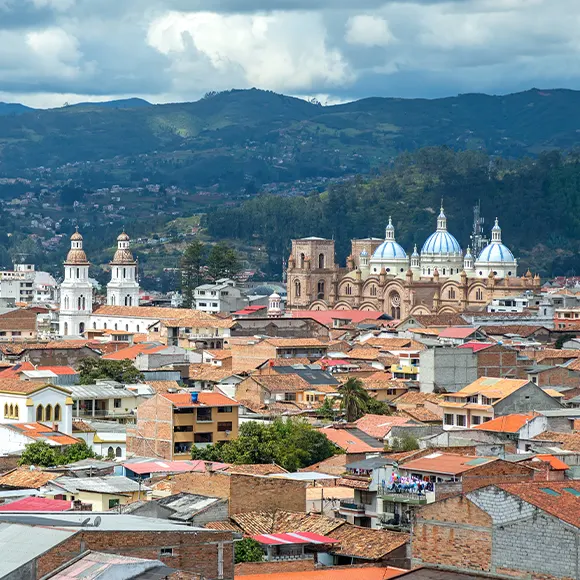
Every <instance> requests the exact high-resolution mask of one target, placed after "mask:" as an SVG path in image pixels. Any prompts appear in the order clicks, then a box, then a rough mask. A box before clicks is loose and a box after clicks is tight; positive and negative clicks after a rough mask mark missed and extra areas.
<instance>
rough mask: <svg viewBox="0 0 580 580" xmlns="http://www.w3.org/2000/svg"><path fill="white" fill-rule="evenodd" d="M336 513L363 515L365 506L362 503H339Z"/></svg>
mask: <svg viewBox="0 0 580 580" xmlns="http://www.w3.org/2000/svg"><path fill="white" fill-rule="evenodd" d="M338 511H339V512H340V513H342V514H350V515H360V516H364V515H365V513H366V512H365V506H364V505H363V504H362V503H354V502H351V501H341V502H340V507H339V509H338Z"/></svg>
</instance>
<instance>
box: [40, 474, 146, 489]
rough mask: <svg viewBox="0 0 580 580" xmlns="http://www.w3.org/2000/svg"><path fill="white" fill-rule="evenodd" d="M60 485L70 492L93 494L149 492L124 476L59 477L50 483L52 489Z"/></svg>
mask: <svg viewBox="0 0 580 580" xmlns="http://www.w3.org/2000/svg"><path fill="white" fill-rule="evenodd" d="M55 485H58V486H59V487H62V488H64V489H66V490H67V491H69V492H70V493H76V492H78V491H89V492H93V493H132V492H134V491H139V490H141V491H147V490H148V489H149V488H147V487H145V486H144V485H142V484H141V485H140V484H139V483H138V482H137V481H133V480H132V479H129V478H128V477H125V476H123V475H111V476H108V477H59V478H58V479H55V480H54V481H52V482H50V483H49V486H50V487H53V486H55Z"/></svg>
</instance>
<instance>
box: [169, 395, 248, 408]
mask: <svg viewBox="0 0 580 580" xmlns="http://www.w3.org/2000/svg"><path fill="white" fill-rule="evenodd" d="M160 396H161V397H164V398H166V399H167V400H169V401H171V402H172V403H173V406H174V407H239V406H240V404H239V403H238V402H237V401H234V400H233V399H230V398H229V397H226V396H225V395H222V394H221V393H198V395H197V403H193V402H192V399H191V394H190V393H176V394H172V393H161V394H160Z"/></svg>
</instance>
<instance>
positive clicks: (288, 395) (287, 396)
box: [284, 393, 296, 401]
mask: <svg viewBox="0 0 580 580" xmlns="http://www.w3.org/2000/svg"><path fill="white" fill-rule="evenodd" d="M284 400H285V401H295V400H296V393H284Z"/></svg>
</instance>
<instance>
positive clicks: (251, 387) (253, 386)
mask: <svg viewBox="0 0 580 580" xmlns="http://www.w3.org/2000/svg"><path fill="white" fill-rule="evenodd" d="M266 394H267V391H266V390H265V389H264V388H263V387H261V386H260V385H259V384H258V383H257V382H256V381H255V380H254V379H253V378H252V377H248V378H247V379H245V380H243V381H242V382H241V383H240V384H239V385H238V386H237V387H236V399H237V400H238V401H252V402H254V403H256V404H259V403H263V402H264V400H265V399H266Z"/></svg>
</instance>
